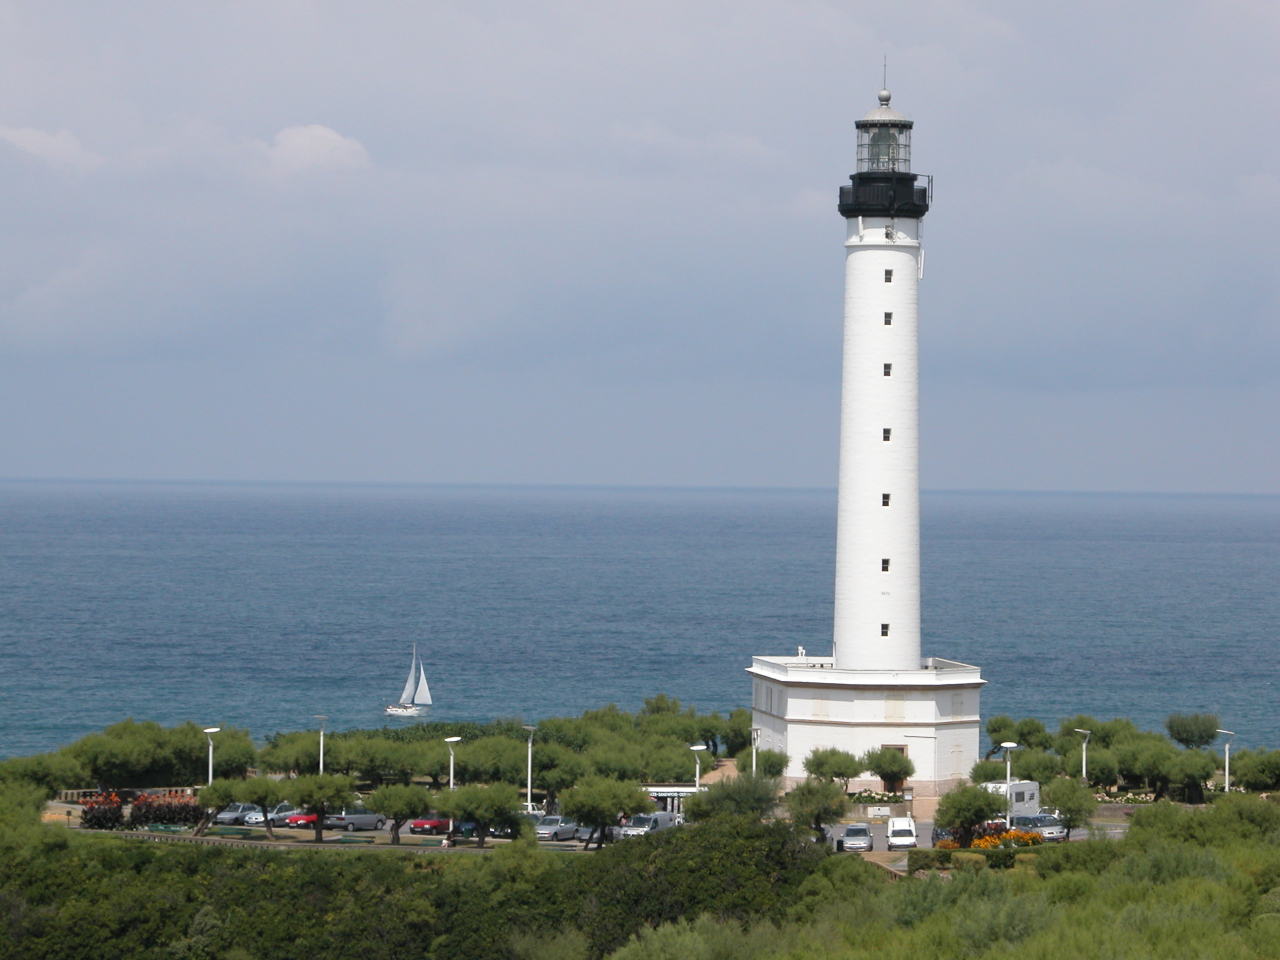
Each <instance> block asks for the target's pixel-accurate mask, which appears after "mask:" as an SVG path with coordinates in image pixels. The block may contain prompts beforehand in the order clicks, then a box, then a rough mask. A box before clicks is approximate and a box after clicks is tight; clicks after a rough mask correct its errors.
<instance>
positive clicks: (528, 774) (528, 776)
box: [524, 723, 538, 810]
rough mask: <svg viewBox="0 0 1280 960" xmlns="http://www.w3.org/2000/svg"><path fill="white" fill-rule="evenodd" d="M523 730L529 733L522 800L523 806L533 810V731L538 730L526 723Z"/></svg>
mask: <svg viewBox="0 0 1280 960" xmlns="http://www.w3.org/2000/svg"><path fill="white" fill-rule="evenodd" d="M524 728H525V729H526V730H528V731H529V753H528V754H527V755H526V757H525V765H524V800H525V805H526V806H527V807H528V808H529V809H530V810H533V731H535V730H537V729H538V728H537V727H535V726H534V725H533V724H531V723H526V724H525V725H524Z"/></svg>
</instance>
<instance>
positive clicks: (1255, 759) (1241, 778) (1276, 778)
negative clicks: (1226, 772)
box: [1231, 750, 1280, 790]
mask: <svg viewBox="0 0 1280 960" xmlns="http://www.w3.org/2000/svg"><path fill="white" fill-rule="evenodd" d="M1231 779H1232V782H1234V783H1236V784H1237V785H1239V786H1241V787H1243V788H1244V789H1246V790H1275V789H1276V788H1278V787H1280V750H1241V751H1239V752H1237V753H1236V754H1234V755H1233V756H1232V757H1231Z"/></svg>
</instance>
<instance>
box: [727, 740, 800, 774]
mask: <svg viewBox="0 0 1280 960" xmlns="http://www.w3.org/2000/svg"><path fill="white" fill-rule="evenodd" d="M733 759H734V762H735V763H737V765H738V769H739V770H740V771H742V772H743V773H750V772H751V748H750V747H746V748H745V749H743V750H740V751H738V753H737V755H736V756H735V757H734V758H733ZM788 759H789V758H788V757H787V755H786V754H785V753H783V752H782V751H781V750H763V749H760V748H757V749H756V774H757V775H758V776H761V777H780V776H782V775H783V773H785V772H786V770H787V760H788Z"/></svg>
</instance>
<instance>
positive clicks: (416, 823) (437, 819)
mask: <svg viewBox="0 0 1280 960" xmlns="http://www.w3.org/2000/svg"><path fill="white" fill-rule="evenodd" d="M448 829H449V818H448V817H442V816H440V814H438V813H430V814H427V816H425V817H419V818H418V819H416V820H413V821H411V822H410V823H409V832H410V833H430V834H437V833H444V832H445V831H446V830H448Z"/></svg>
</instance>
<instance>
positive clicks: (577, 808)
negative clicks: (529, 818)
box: [561, 777, 654, 850]
mask: <svg viewBox="0 0 1280 960" xmlns="http://www.w3.org/2000/svg"><path fill="white" fill-rule="evenodd" d="M561 807H562V809H563V810H564V814H565V816H567V817H572V818H573V819H574V820H576V821H577V822H578V823H580V824H582V825H583V826H585V827H591V836H590V837H588V838H587V841H586V844H585V845H586V846H590V845H591V840H592V839H593V838H594V839H595V841H596V849H597V850H599V849H600V848H601V847H603V846H604V841H605V834H606V832H607V831H608V828H609V827H611V826H613V825H615V824H616V823H617V822H618V818H619V817H630V816H633V815H635V814H637V813H647V812H648V811H650V810H652V809H653V807H654V803H653V798H652V797H650V796H649V795H648V794H647V793H645V792H644V791H643V790H641V789H640V785H639V784H638V783H624V782H622V781H620V780H610V779H609V778H608V777H586V778H584V779H583V780H581V781H580V782H579V783H578V784H577V786H575V787H573V788H572V789H570V790H567V791H565V794H564V799H563V800H562V801H561Z"/></svg>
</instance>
